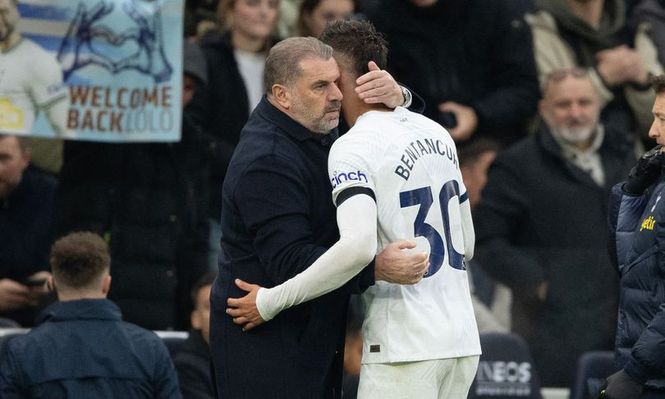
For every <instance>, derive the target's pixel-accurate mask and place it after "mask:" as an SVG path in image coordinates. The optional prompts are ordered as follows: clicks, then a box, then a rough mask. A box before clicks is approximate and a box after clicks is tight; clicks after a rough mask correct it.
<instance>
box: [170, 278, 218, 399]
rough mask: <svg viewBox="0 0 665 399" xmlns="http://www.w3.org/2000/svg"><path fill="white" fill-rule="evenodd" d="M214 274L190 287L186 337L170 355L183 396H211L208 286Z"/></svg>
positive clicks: (205, 398) (209, 398) (201, 398)
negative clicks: (190, 301) (190, 296)
mask: <svg viewBox="0 0 665 399" xmlns="http://www.w3.org/2000/svg"><path fill="white" fill-rule="evenodd" d="M214 281H215V274H213V273H207V274H205V275H204V276H203V277H202V278H201V279H200V280H199V281H198V282H197V283H196V284H195V285H194V288H193V289H192V299H193V300H194V310H193V311H192V315H191V323H192V329H190V330H189V338H187V340H186V341H185V342H184V343H183V344H182V346H181V347H180V349H179V350H178V352H177V353H176V354H175V356H174V358H173V363H174V364H175V368H176V370H177V372H178V381H179V382H180V390H181V392H182V396H183V398H184V399H213V398H214V397H215V396H214V388H213V387H214V384H213V382H212V376H211V374H210V364H211V359H210V347H209V346H208V339H209V337H210V289H211V288H212V283H213V282H214Z"/></svg>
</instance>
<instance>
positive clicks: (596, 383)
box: [570, 351, 618, 399]
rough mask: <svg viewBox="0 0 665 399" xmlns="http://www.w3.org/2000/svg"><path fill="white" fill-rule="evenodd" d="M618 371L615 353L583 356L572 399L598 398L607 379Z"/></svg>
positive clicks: (574, 382)
mask: <svg viewBox="0 0 665 399" xmlns="http://www.w3.org/2000/svg"><path fill="white" fill-rule="evenodd" d="M617 371H618V368H617V367H616V365H615V364H614V353H613V352H611V351H596V352H587V353H585V354H583V355H582V356H580V358H579V360H578V361H577V371H576V372H575V380H574V381H573V386H572V387H571V388H570V399H589V398H596V397H597V395H598V392H599V390H600V386H601V385H602V384H603V382H605V378H607V377H608V376H610V375H612V374H614V373H616V372H617Z"/></svg>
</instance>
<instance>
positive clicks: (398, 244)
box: [374, 240, 429, 284]
mask: <svg viewBox="0 0 665 399" xmlns="http://www.w3.org/2000/svg"><path fill="white" fill-rule="evenodd" d="M415 247H416V243H415V242H413V241H408V240H400V241H395V242H391V243H390V244H388V246H386V247H385V248H384V249H383V250H382V251H381V252H380V253H379V254H378V255H376V259H375V261H374V266H375V267H374V269H375V271H374V274H375V278H376V280H383V281H387V282H389V283H393V284H415V283H417V282H419V281H420V280H422V278H423V276H424V275H425V273H426V272H427V268H428V267H429V255H428V254H427V253H425V252H412V251H407V250H408V249H412V248H415Z"/></svg>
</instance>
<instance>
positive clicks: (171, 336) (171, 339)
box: [155, 331, 189, 357]
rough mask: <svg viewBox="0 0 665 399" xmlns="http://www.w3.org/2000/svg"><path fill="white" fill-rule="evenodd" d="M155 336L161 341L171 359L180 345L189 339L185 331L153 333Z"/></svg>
mask: <svg viewBox="0 0 665 399" xmlns="http://www.w3.org/2000/svg"><path fill="white" fill-rule="evenodd" d="M155 334H157V336H159V337H160V338H161V339H162V341H163V342H164V344H165V345H166V347H167V348H168V350H169V354H170V355H171V357H173V355H175V354H176V352H177V351H178V349H180V345H182V344H183V342H185V340H186V339H187V338H189V333H188V332H187V331H155Z"/></svg>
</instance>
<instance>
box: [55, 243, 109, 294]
mask: <svg viewBox="0 0 665 399" xmlns="http://www.w3.org/2000/svg"><path fill="white" fill-rule="evenodd" d="M49 263H50V264H51V270H52V271H53V275H54V277H55V280H56V283H58V284H62V285H64V286H66V287H69V288H76V289H78V288H87V287H89V286H91V285H92V284H93V283H94V282H95V280H96V279H98V278H99V277H101V275H102V273H104V272H105V271H108V270H109V269H110V267H111V255H110V254H109V247H108V245H107V244H106V242H104V240H103V239H102V238H101V237H100V236H99V235H97V234H95V233H91V232H74V233H69V234H67V235H66V236H64V237H62V238H60V239H58V240H57V241H56V242H55V243H54V244H53V246H52V247H51V255H50V257H49Z"/></svg>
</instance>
